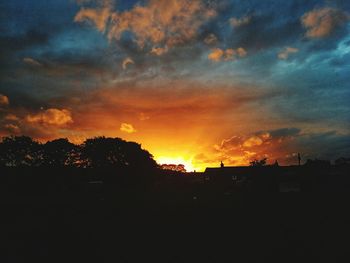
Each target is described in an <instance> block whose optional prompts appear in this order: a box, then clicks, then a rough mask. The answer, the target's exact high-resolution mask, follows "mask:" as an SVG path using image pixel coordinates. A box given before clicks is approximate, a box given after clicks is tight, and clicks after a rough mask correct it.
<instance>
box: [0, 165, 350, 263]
mask: <svg viewBox="0 0 350 263" xmlns="http://www.w3.org/2000/svg"><path fill="white" fill-rule="evenodd" d="M3 173H4V172H3ZM6 173H7V174H6ZM24 173H25V175H24ZM30 173H38V172H37V171H36V170H35V169H32V170H27V171H25V172H24V171H23V170H22V171H20V172H19V171H18V170H17V171H16V172H14V171H10V172H9V171H6V172H5V176H4V177H2V183H1V189H0V190H1V195H0V197H1V221H2V223H1V239H3V241H4V242H3V244H5V245H3V246H2V250H3V251H2V252H1V258H3V259H1V261H0V262H38V261H44V262H71V261H74V262H85V261H93V262H154V261H162V262H271V260H278V261H279V262H301V261H306V262H307V261H308V262H349V261H348V260H347V259H348V258H349V257H348V253H349V252H348V251H349V250H348V245H349V224H350V216H349V211H348V210H349V201H348V200H350V198H349V197H350V194H349V193H348V191H347V190H346V188H344V183H342V182H338V183H339V184H341V185H342V186H341V187H340V188H339V189H341V191H337V189H336V188H335V187H332V188H331V189H330V190H329V191H314V192H298V193H294V192H291V193H278V192H243V191H241V192H239V191H236V192H235V191H227V188H225V189H224V188H222V186H221V185H214V184H211V185H208V184H203V183H202V181H201V180H199V179H198V178H190V179H189V178H176V177H164V178H161V179H154V178H153V179H152V180H149V181H147V180H145V181H141V183H140V181H138V180H124V181H123V180H121V181H120V180H119V181H113V180H111V181H108V180H107V182H105V181H103V182H102V181H99V180H98V179H99V178H93V177H89V179H86V180H85V179H84V180H81V179H72V177H69V176H68V174H69V172H67V171H66V172H65V173H68V174H66V175H64V176H62V171H52V172H51V174H50V175H47V174H45V175H38V174H35V175H34V174H30ZM39 173H40V172H39ZM59 174H60V175H61V176H60V177H59ZM2 175H4V174H2ZM44 176H46V177H44ZM48 176H51V177H48ZM4 178H5V179H4ZM49 178H50V179H49ZM54 178H56V179H54ZM64 178H65V179H64ZM85 178H88V177H85Z"/></svg>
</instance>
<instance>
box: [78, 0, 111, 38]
mask: <svg viewBox="0 0 350 263" xmlns="http://www.w3.org/2000/svg"><path fill="white" fill-rule="evenodd" d="M83 2H86V1H80V3H83ZM111 14H112V1H108V0H105V1H100V6H99V7H97V8H84V7H83V8H81V9H80V10H79V12H78V13H77V14H76V15H75V17H74V21H75V22H90V23H92V24H93V25H94V26H95V27H96V28H97V29H98V30H99V31H101V32H105V30H106V27H107V22H108V19H109V18H110V16H111Z"/></svg>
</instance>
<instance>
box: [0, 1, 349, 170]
mask: <svg viewBox="0 0 350 263" xmlns="http://www.w3.org/2000/svg"><path fill="white" fill-rule="evenodd" d="M349 33H350V1H347V0H328V1H327V0H310V1H304V0H287V1H278V0H265V1H261V0H244V1H243V0H192V1H189V0H149V1H146V0H140V1H134V0H116V1H113V0H62V1H57V0H45V1H44V0H37V1H30V0H11V1H1V2H0V136H9V135H27V136H31V137H33V138H34V139H36V140H39V141H42V142H45V141H47V140H52V139H54V138H59V137H64V138H68V139H69V140H70V141H72V142H75V143H81V142H83V141H84V140H85V139H86V138H89V137H94V136H111V137H120V138H123V139H125V140H128V141H136V142H138V143H140V144H141V145H142V147H143V148H144V149H147V150H148V151H150V152H151V153H152V154H153V155H154V157H155V159H156V160H157V161H158V162H159V163H183V164H185V165H186V168H187V170H197V171H201V170H204V169H205V167H209V166H214V167H215V166H218V165H219V164H220V162H221V161H223V163H224V164H225V165H227V166H228V165H232V166H237V165H247V164H249V162H250V161H251V160H253V159H261V158H267V160H268V162H269V163H274V162H275V160H277V161H278V162H279V164H281V165H290V164H296V163H297V153H300V154H301V157H302V160H303V161H304V162H305V161H306V159H309V158H310V159H315V158H318V159H328V160H334V159H336V158H339V157H341V156H345V157H348V156H350V129H349V128H350V102H349V101H350V82H349V76H350V34H349Z"/></svg>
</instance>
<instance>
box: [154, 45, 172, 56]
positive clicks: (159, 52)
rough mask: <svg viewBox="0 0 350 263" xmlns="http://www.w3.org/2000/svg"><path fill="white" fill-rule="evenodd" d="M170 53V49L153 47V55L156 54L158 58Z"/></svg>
mask: <svg viewBox="0 0 350 263" xmlns="http://www.w3.org/2000/svg"><path fill="white" fill-rule="evenodd" d="M167 52H168V47H164V48H163V47H153V48H152V50H151V54H155V55H157V56H161V55H163V54H165V53H167Z"/></svg>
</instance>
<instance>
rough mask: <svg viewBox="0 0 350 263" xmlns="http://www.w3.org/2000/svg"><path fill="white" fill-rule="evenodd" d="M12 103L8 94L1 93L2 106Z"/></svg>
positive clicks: (0, 104)
mask: <svg viewBox="0 0 350 263" xmlns="http://www.w3.org/2000/svg"><path fill="white" fill-rule="evenodd" d="M9 104H10V100H9V98H8V97H7V96H5V95H3V94H0V106H7V105H9Z"/></svg>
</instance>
